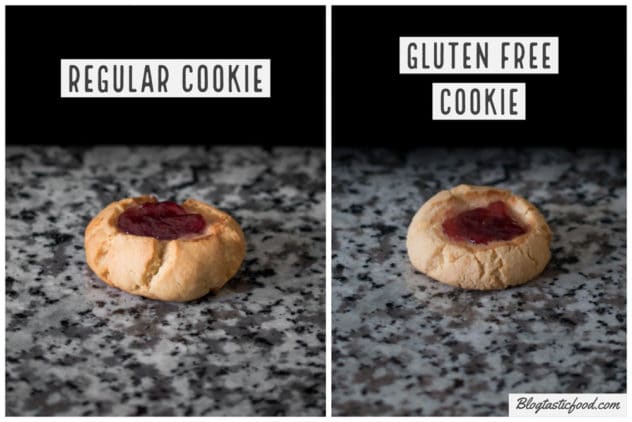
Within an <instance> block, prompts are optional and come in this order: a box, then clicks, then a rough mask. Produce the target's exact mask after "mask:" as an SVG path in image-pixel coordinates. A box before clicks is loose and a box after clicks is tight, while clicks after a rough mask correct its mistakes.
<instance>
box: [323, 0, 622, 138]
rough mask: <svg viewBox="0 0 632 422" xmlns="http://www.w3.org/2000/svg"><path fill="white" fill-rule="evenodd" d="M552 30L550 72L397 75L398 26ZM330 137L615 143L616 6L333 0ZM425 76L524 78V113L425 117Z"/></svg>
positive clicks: (618, 119)
mask: <svg viewBox="0 0 632 422" xmlns="http://www.w3.org/2000/svg"><path fill="white" fill-rule="evenodd" d="M432 35H434V36H442V35H444V36H447V35H453V36H476V35H481V36H485V35H486V36H529V35H532V36H538V35H539V36H558V37H559V74H558V75H465V74H462V75H400V74H399V37H400V36H432ZM333 43H334V46H333V88H334V95H333V128H334V133H333V143H334V147H335V146H340V145H357V146H389V147H395V146H400V147H415V146H428V145H436V146H471V147H475V146H505V147H519V146H570V147H573V146H578V147H580V146H581V147H585V146H599V147H603V146H616V147H621V148H625V130H626V126H625V125H626V120H625V119H626V117H625V116H626V103H625V95H626V10H625V7H624V6H616V7H615V6H612V7H581V6H579V7H575V6H573V7H568V6H566V7H564V6H562V7H553V6H542V7H535V6H531V7H517V6H508V7H486V6H477V7H467V6H458V7H457V6H445V7H443V6H442V7H432V6H422V7H417V6H412V7H371V6H365V7H354V6H336V7H334V8H333ZM432 82H525V83H526V115H527V120H525V121H433V120H432Z"/></svg>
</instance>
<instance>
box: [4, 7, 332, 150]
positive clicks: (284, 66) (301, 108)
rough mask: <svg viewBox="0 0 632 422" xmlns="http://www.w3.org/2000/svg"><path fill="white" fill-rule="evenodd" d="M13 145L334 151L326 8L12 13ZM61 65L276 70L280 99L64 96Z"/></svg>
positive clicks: (9, 83)
mask: <svg viewBox="0 0 632 422" xmlns="http://www.w3.org/2000/svg"><path fill="white" fill-rule="evenodd" d="M6 21H7V28H6V33H7V37H6V39H7V49H6V59H7V60H6V63H7V73H6V78H7V79H6V87H7V142H8V143H36V144H84V145H91V144H102V143H116V144H130V143H137V144H157V143H158V144H160V143H167V144H171V143H174V144H182V143H188V144H194V143H195V144H263V145H274V144H294V145H305V144H310V145H321V146H324V145H325V8H324V7H307V6H301V7H271V6H268V7H250V6H248V7H244V6H236V7H223V6H213V7H198V6H195V7H193V6H187V7H171V6H166V7H165V6H162V7H161V6H158V7H147V6H143V7H134V6H121V7H116V6H105V7H99V6H82V7H76V6H74V7H73V6H68V7H61V6H56V7H48V6H8V7H7V8H6ZM61 58H75V59H79V58H104V59H106V58H118V59H125V58H130V59H131V58H139V59H142V58H164V59H178V58H183V59H196V58H200V59H204V58H207V59H210V58H223V59H226V58H244V59H250V58H270V59H271V78H272V80H271V98H265V99H264V98H253V99H225V98H213V99H206V98H204V99H164V98H161V99H136V98H134V99H131V98H127V99H115V98H108V99H98V98H91V99H76V98H64V99H61V98H60V96H59V92H60V81H59V78H60V59H61Z"/></svg>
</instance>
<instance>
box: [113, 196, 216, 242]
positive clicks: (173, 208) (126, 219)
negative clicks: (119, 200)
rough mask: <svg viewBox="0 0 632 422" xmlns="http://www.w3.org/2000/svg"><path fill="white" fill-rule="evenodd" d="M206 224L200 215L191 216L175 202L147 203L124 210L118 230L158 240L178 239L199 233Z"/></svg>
mask: <svg viewBox="0 0 632 422" xmlns="http://www.w3.org/2000/svg"><path fill="white" fill-rule="evenodd" d="M205 227H206V222H205V221H204V218H203V217H202V216H201V215H200V214H191V213H189V212H187V210H185V209H184V208H182V207H181V206H180V205H178V204H176V203H175V202H170V201H165V202H153V203H152V202H147V203H145V204H143V205H139V206H135V207H130V208H128V209H126V210H125V211H124V212H123V213H122V214H121V215H120V216H119V218H118V228H119V229H120V230H121V231H123V232H125V233H127V234H134V235H136V236H151V237H155V238H156V239H158V240H173V239H179V238H181V237H184V236H187V235H193V234H198V233H201V232H202V231H203V230H204V228H205Z"/></svg>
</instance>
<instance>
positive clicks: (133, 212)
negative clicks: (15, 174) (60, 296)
mask: <svg viewBox="0 0 632 422" xmlns="http://www.w3.org/2000/svg"><path fill="white" fill-rule="evenodd" d="M84 246H85V251H86V260H87V262H88V265H89V266H90V268H91V269H92V271H94V272H95V273H96V274H97V275H98V276H99V278H101V279H102V280H103V281H104V282H106V283H107V284H109V285H110V286H112V287H116V288H119V289H121V290H124V291H126V292H128V293H131V294H135V295H140V296H145V297H148V298H151V299H159V300H165V301H177V302H185V301H189V300H193V299H197V298H199V297H202V296H204V295H206V294H207V293H209V292H210V291H216V290H219V289H220V288H221V287H222V286H223V285H224V284H225V283H226V282H227V281H228V280H229V279H230V278H232V277H233V276H234V275H235V274H236V273H237V271H238V270H239V267H240V266H241V263H242V261H243V260H244V257H245V255H246V241H245V238H244V234H243V232H242V230H241V228H240V226H239V224H238V223H237V222H236V221H235V220H234V219H233V218H232V217H231V216H230V215H228V214H227V213H225V212H223V211H220V210H219V209H217V208H214V207H212V206H210V205H208V204H205V203H203V202H200V201H196V200H193V199H187V200H186V201H184V203H182V204H181V205H179V204H176V203H175V202H158V200H157V199H156V198H155V197H153V196H140V197H137V198H126V199H122V200H120V201H117V202H113V203H111V204H110V205H108V206H107V207H105V208H104V209H103V210H101V211H100V212H99V214H97V216H96V217H94V218H93V219H92V221H90V223H89V224H88V226H87V228H86V231H85V242H84Z"/></svg>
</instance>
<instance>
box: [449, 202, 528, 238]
mask: <svg viewBox="0 0 632 422" xmlns="http://www.w3.org/2000/svg"><path fill="white" fill-rule="evenodd" d="M443 231H444V232H445V234H447V235H448V236H449V237H450V238H452V239H454V240H465V241H467V242H470V243H475V244H486V243H489V242H493V241H498V240H511V239H513V238H514V237H517V236H520V235H521V234H524V233H526V230H525V229H524V228H523V227H522V226H521V225H520V224H519V223H518V222H517V221H516V220H515V219H514V218H512V217H511V215H510V214H509V210H508V209H507V206H506V205H505V203H504V202H502V201H496V202H492V203H491V204H489V205H488V206H487V207H481V208H474V209H471V210H467V211H463V212H462V213H460V214H458V215H455V216H454V217H451V218H448V219H447V220H445V221H444V222H443Z"/></svg>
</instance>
